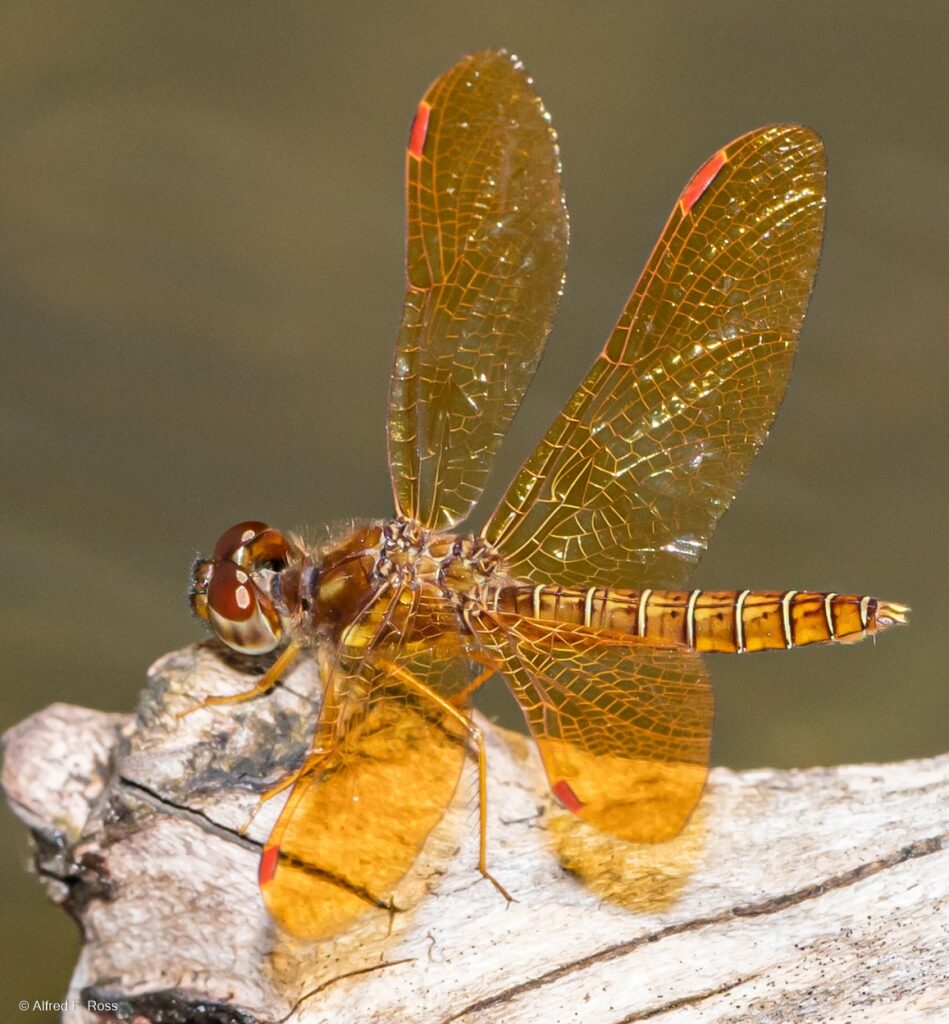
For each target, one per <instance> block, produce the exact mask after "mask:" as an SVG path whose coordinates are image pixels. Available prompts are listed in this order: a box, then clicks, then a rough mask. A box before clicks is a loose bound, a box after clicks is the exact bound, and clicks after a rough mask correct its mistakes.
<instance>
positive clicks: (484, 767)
mask: <svg viewBox="0 0 949 1024" xmlns="http://www.w3.org/2000/svg"><path fill="white" fill-rule="evenodd" d="M376 664H377V665H378V666H379V667H380V668H382V669H384V670H385V671H386V672H388V673H390V674H391V675H392V676H393V677H395V678H396V679H398V680H399V682H400V683H402V684H403V685H404V686H405V687H406V688H407V689H410V690H414V691H415V692H416V693H418V694H421V695H422V696H423V697H427V698H428V699H429V700H431V701H432V702H433V703H434V704H437V705H438V707H440V708H441V709H442V711H444V712H445V713H446V714H447V715H449V716H451V717H452V718H454V719H455V721H456V722H458V723H459V724H460V725H461V726H462V728H463V729H464V730H465V732H467V734H468V736H469V738H470V739H471V741H472V742H473V743H474V744H475V747H476V748H477V751H478V839H479V842H478V870H479V871H480V872H481V874H482V876H483V877H484V878H486V879H487V880H488V881H489V882H490V883H491V884H492V885H493V886H494V888H495V889H497V891H498V892H499V893H500V894H501V895H502V896H503V897H504V898H505V899H506V900H507V901H508V903H513V902H515V900H514V897H513V896H512V895H511V894H510V893H509V892H508V891H507V889H505V888H504V886H503V885H501V883H500V882H499V881H498V880H497V879H496V878H495V877H494V875H492V874H491V872H490V871H488V859H487V848H488V758H487V753H486V751H485V745H484V735H483V733H482V732H481V730H480V729H479V728H478V726H476V725H475V724H474V722H472V721H471V719H470V718H469V717H468V716H467V715H466V714H465V713H464V712H463V711H461V710H460V709H459V708H457V707H455V705H454V703H453V702H452V701H450V700H446V699H445V698H444V697H442V696H441V695H440V694H438V693H436V692H435V691H434V690H432V689H431V688H430V687H428V686H426V685H425V683H423V682H422V681H421V679H418V678H416V676H414V675H413V674H412V673H411V672H409V671H408V670H407V669H404V668H402V666H401V665H396V664H395V663H394V662H391V661H386V660H384V659H378V660H377V661H376ZM495 671H496V670H495V669H494V667H493V666H492V668H491V669H490V671H487V670H486V671H485V672H482V673H481V674H480V675H479V676H478V677H477V678H476V679H475V680H474V682H473V683H472V684H471V685H470V686H469V687H466V690H473V689H476V688H477V687H476V685H475V684H477V686H480V685H481V683H482V682H484V680H485V679H487V678H488V677H489V676H491V675H494V673H495Z"/></svg>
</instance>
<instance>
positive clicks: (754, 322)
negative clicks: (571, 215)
mask: <svg viewBox="0 0 949 1024" xmlns="http://www.w3.org/2000/svg"><path fill="white" fill-rule="evenodd" d="M823 221H824V156H823V148H822V146H821V142H820V139H819V138H818V137H817V136H816V135H815V134H814V133H813V132H811V131H809V130H808V129H807V128H803V127H801V126H800V125H778V126H774V127H770V128H763V129H761V130H759V131H755V132H751V133H750V134H748V135H744V136H742V137H741V138H739V139H736V140H735V141H734V142H732V143H730V144H729V145H728V146H726V147H725V148H724V149H721V150H719V151H718V153H716V154H715V155H714V156H713V157H712V158H711V160H709V161H708V162H707V163H706V164H705V165H704V166H703V167H702V168H701V169H700V170H699V171H698V172H697V173H696V175H695V176H694V177H693V178H692V180H691V181H690V183H689V184H688V186H687V187H686V189H685V191H684V192H683V193H682V196H681V197H680V199H679V201H678V202H677V203H676V206H675V208H674V209H673V211H672V215H671V216H670V218H669V221H668V223H667V224H666V227H665V229H664V231H663V233H662V235H661V237H660V239H659V243H658V244H657V246H656V248H655V250H654V251H653V253H652V255H651V257H650V259H649V262H648V263H647V265H646V269H645V271H644V272H643V275H642V277H641V278H640V279H639V282H638V284H637V285H636V288H635V290H634V291H633V294H632V296H631V297H630V299H629V302H628V303H627V305H626V308H625V310H624V311H623V314H622V316H621V317H620V319H619V322H618V323H617V325H616V328H615V329H614V331H613V333H612V335H611V336H610V338H609V340H608V341H607V344H606V348H605V349H604V351H603V353H602V355H601V356H600V358H599V359H598V360H597V361H596V363H595V364H594V366H593V368H592V370H591V371H590V373H589V374H588V375H587V377H586V378H585V380H584V381H583V382H582V383H581V385H580V387H579V389H578V390H577V392H576V394H575V395H574V396H573V398H572V399H571V400H570V401H569V402H568V404H567V406H566V408H565V409H564V411H563V412H562V413H561V414H560V416H559V417H558V418H557V419H556V420H555V421H554V423H553V425H552V426H551V428H550V430H549V431H548V432H547V435H546V437H545V438H544V440H543V441H542V442H541V444H540V445H539V447H538V448H537V450H536V451H535V452H534V454H533V455H532V456H531V457H530V458H529V459H528V460H527V462H526V463H525V464H524V466H523V467H522V469H521V470H520V472H519V474H518V475H517V477H516V478H515V479H514V482H513V483H512V485H511V487H510V489H509V490H508V492H507V495H506V496H505V498H504V499H503V500H502V502H501V504H500V506H499V507H498V509H497V510H496V511H495V513H494V515H493V517H492V519H491V521H490V522H489V523H488V524H487V526H486V527H485V529H484V531H483V532H484V535H485V536H486V538H487V539H488V540H489V541H490V542H492V543H493V544H496V545H497V546H498V547H500V549H501V550H502V552H503V553H504V554H505V556H506V558H507V560H508V563H509V565H510V566H511V569H512V571H513V572H514V574H515V575H517V576H520V577H522V578H527V579H532V580H536V581H537V582H548V583H563V584H581V585H582V584H585V583H599V584H602V585H625V586H634V587H635V586H646V585H649V586H670V587H672V586H678V585H681V583H682V582H683V581H684V580H685V578H686V577H687V576H688V575H689V572H690V571H691V569H692V568H693V567H694V565H695V563H696V562H697V561H698V559H699V558H700V557H701V555H702V553H703V552H704V550H705V547H706V544H707V542H708V539H709V537H710V535H711V533H712V531H713V529H714V527H715V524H716V522H717V521H718V519H719V517H720V516H721V515H722V513H723V512H724V511H725V509H726V508H727V507H728V505H729V503H730V502H731V500H732V498H733V496H734V494H735V490H736V488H737V487H738V484H739V482H740V481H741V479H742V477H743V476H744V474H745V472H746V470H747V468H748V465H749V463H750V462H751V459H752V457H753V456H754V454H755V453H756V452H757V450H758V448H759V447H760V446H761V444H762V442H763V441H764V439H765V437H766V436H767V432H768V429H769V427H770V425H771V421H772V419H773V418H774V414H775V411H776V409H777V407H778V405H779V403H780V401H781V398H782V396H783V394H784V389H785V385H786V383H787V379H788V374H789V371H790V368H791V360H792V358H793V356H794V350H795V346H796V343H797V334H798V330H799V328H800V326H801V322H802V320H803V318H804V312H805V308H806V306H807V300H808V296H809V294H810V291H811V285H812V283H813V280H814V273H815V270H816V268H817V262H818V258H819V255H820V244H821V234H822V230H823Z"/></svg>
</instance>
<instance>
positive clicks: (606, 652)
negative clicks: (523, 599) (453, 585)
mask: <svg viewBox="0 0 949 1024" xmlns="http://www.w3.org/2000/svg"><path fill="white" fill-rule="evenodd" d="M472 625H473V628H474V629H475V630H476V632H477V633H478V636H479V639H480V640H481V641H482V643H483V644H484V645H485V648H486V652H487V654H488V656H489V657H490V658H492V660H495V661H496V662H497V664H498V665H499V668H500V671H501V672H502V673H503V675H504V678H505V680H506V682H507V684H508V686H510V688H511V690H512V691H513V692H514V695H515V697H516V698H517V700H518V702H519V703H520V705H521V708H522V709H523V711H524V714H525V716H526V718H527V723H528V725H529V726H530V730H531V732H532V733H533V735H534V739H535V740H536V741H537V746H538V748H539V750H540V755H541V757H542V758H543V761H544V767H545V768H546V770H547V777H548V779H549V780H550V786H551V790H552V791H553V793H554V795H555V796H556V797H557V798H558V799H559V800H560V802H561V803H562V804H563V805H564V806H565V807H567V808H568V810H571V811H574V812H575V813H576V814H578V815H579V816H580V817H581V818H582V819H583V820H584V821H587V822H589V823H590V824H591V825H595V826H596V827H597V828H600V829H603V830H604V831H606V832H610V833H612V834H613V835H617V836H621V837H622V838H624V839H630V840H634V841H637V842H659V841H661V840H664V839H669V838H671V837H672V836H674V835H676V833H678V832H679V831H680V829H681V828H682V826H683V825H684V824H685V822H686V820H687V819H688V817H689V815H690V814H691V813H692V810H693V809H694V807H695V805H696V803H698V800H699V797H700V796H701V795H702V789H703V787H704V786H705V778H706V775H707V772H708V754H709V743H710V741H711V733H712V718H713V713H714V702H713V698H712V691H711V687H710V685H709V682H708V677H707V675H706V672H705V667H704V665H703V663H702V660H701V658H700V657H699V656H698V655H697V654H696V653H695V652H694V651H691V650H688V649H685V648H668V647H665V648H664V647H656V646H653V645H652V644H649V643H646V642H644V641H641V640H639V641H637V640H634V639H632V638H630V637H626V636H622V635H621V634H616V633H611V632H607V631H604V630H597V629H587V628H584V627H583V626H563V625H558V624H556V623H549V622H539V621H535V620H528V619H519V618H517V617H516V616H503V615H502V616H498V617H496V618H495V617H492V616H490V615H486V614H484V613H482V615H481V616H479V617H478V619H476V620H473V622H472Z"/></svg>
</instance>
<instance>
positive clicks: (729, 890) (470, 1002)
mask: <svg viewBox="0 0 949 1024" xmlns="http://www.w3.org/2000/svg"><path fill="white" fill-rule="evenodd" d="M251 672H252V669H251V667H250V665H249V664H243V663H241V662H240V661H239V660H234V659H230V660H228V659H227V658H226V657H225V656H224V655H222V654H221V652H220V651H219V650H218V649H217V648H215V647H213V646H211V645H201V646H197V647H191V648H187V649H185V650H182V651H179V652H175V653H173V654H170V655H168V656H166V657H165V658H163V659H161V660H160V661H159V662H157V663H156V665H154V666H153V668H152V670H151V672H150V679H149V685H148V688H147V689H146V690H145V692H144V694H143V698H142V702H141V705H140V707H139V709H138V712H137V714H136V715H135V716H124V715H108V714H103V713H100V712H95V711H89V710H86V709H83V708H77V707H71V706H68V705H63V704H57V705H53V706H52V707H50V708H47V709H46V710H45V711H42V712H40V713H38V714H36V715H34V716H32V717H31V718H29V719H27V720H26V721H25V722H23V723H22V724H20V725H18V726H16V727H15V728H14V729H12V730H10V732H9V733H7V735H6V737H5V740H4V744H5V748H6V756H5V764H4V774H3V786H4V790H5V793H6V797H7V799H8V801H9V802H10V804H11V805H12V807H13V809H14V810H15V811H16V813H17V814H18V815H19V816H20V818H21V819H22V820H23V821H24V822H26V824H27V825H28V826H29V827H30V828H31V830H32V831H33V834H34V836H35V838H36V867H37V870H38V873H39V875H40V877H41V878H42V879H43V881H44V883H45V884H46V886H47V888H48V890H49V893H50V895H51V896H52V898H53V899H54V900H56V901H57V902H60V903H62V904H63V905H64V906H65V907H66V909H67V910H69V912H70V913H72V914H73V915H74V916H75V917H76V918H77V920H78V921H79V923H80V926H81V928H82V930H83V935H84V937H85V944H84V948H83V951H82V954H81V956H80V959H79V963H78V964H77V966H76V970H75V974H74V977H73V981H72V986H71V991H70V993H69V996H70V998H71V999H75V1000H77V1001H78V1002H79V1003H81V1004H83V1005H86V1004H89V1005H95V1004H98V1007H99V1012H98V1014H96V1013H93V1012H90V1011H89V1010H85V1009H78V1010H75V1011H73V1012H72V1013H71V1014H67V1018H66V1019H67V1020H68V1021H70V1022H79V1021H92V1020H97V1019H122V1020H131V1019H133V1018H137V1019H140V1020H162V1021H166V1022H167V1021H176V1020H180V1021H199V1022H210V1021H215V1022H217V1021H242V1022H244V1021H246V1022H253V1021H281V1022H282V1021H287V1022H290V1024H316V1022H332V1024H348V1022H354V1024H355V1022H358V1024H370V1022H399V1024H406V1022H423V1024H432V1022H439V1024H449V1022H464V1024H474V1022H478V1024H486V1022H495V1021H498V1022H500V1021H504V1022H505V1024H512V1022H535V1021H545V1022H556V1021H564V1022H566V1021H571V1022H575V1021H588V1022H595V1024H614V1022H615V1024H619V1022H632V1021H641V1020H650V1021H658V1022H664V1024H665V1022H676V1024H684V1022H688V1024H698V1022H713V1021H716V1022H719V1021H720V1022H725V1021H795V1022H810V1021H814V1022H821V1024H824V1022H829V1021H845V1020H846V1021H858V1020H859V1021H880V1022H883V1021H886V1022H892V1021H904V1020H905V1021H913V1022H918V1021H926V1020H932V1021H937V1020H942V1021H945V1020H947V1019H949V1018H947V1016H944V1015H945V1014H947V1013H949V1010H947V1007H949V924H947V918H949V905H947V893H949V853H947V852H946V849H945V845H946V844H945V839H946V834H947V807H949V755H947V756H944V757H941V758H936V759H933V760H930V761H913V762H906V763H903V764H891V765H849V766H844V767H839V768H831V769H811V770H808V771H771V770H767V769H764V770H759V771H751V772H740V773H736V772H731V771H727V770H725V769H716V770H714V771H713V772H712V775H711V779H710V783H709V786H708V790H707V793H706V796H705V798H704V799H703V802H702V805H701V806H700V808H699V811H698V813H697V814H696V815H695V816H694V818H693V820H692V821H691V822H690V824H689V825H688V827H687V828H686V830H685V831H684V832H683V834H682V835H680V836H679V837H678V838H676V839H675V840H673V841H672V842H669V843H665V844H661V845H659V846H653V847H633V846H630V845H627V844H624V843H621V842H618V841H616V840H612V839H610V838H609V837H606V836H603V835H601V834H597V833H595V832H593V831H592V830H590V829H589V828H587V827H586V826H583V825H582V824H581V823H580V822H578V821H577V820H576V819H574V818H572V817H571V816H569V815H567V814H566V813H565V812H562V811H560V810H558V809H557V808H556V806H555V805H554V804H552V802H551V801H550V799H549V797H548V795H547V790H546V785H545V782H544V779H543V774H542V770H541V767H540V763H539V761H538V760H537V758H536V756H535V755H534V753H533V751H532V749H531V747H530V745H529V743H528V741H527V740H526V739H525V738H524V737H522V736H518V735H515V734H512V733H508V732H503V731H501V730H499V729H496V728H494V727H492V726H490V725H485V732H486V734H487V739H488V761H489V794H490V826H489V829H490V831H489V854H490V865H491V868H492V870H493V872H494V873H495V874H496V875H497V877H498V878H499V879H500V880H501V881H502V882H503V883H504V885H505V886H507V887H508V889H509V890H510V891H511V892H512V894H513V895H514V896H515V897H516V900H517V902H516V903H513V904H511V905H510V906H506V905H505V903H504V901H503V899H501V898H500V897H499V895H498V893H497V892H496V891H495V890H494V888H493V887H492V886H491V885H490V884H487V883H485V882H484V881H483V880H482V879H481V878H480V876H479V874H478V872H477V870H476V869H475V864H476V862H477V827H476V816H475V809H474V806H473V804H472V802H471V800H470V788H469V787H466V786H462V789H461V791H460V793H459V795H458V797H457V798H456V800H455V802H454V804H453V806H452V808H451V810H450V811H449V813H448V814H447V815H446V818H445V820H444V822H443V823H442V825H441V826H439V828H438V829H437V830H436V832H435V833H434V834H433V835H432V837H431V838H430V841H429V843H428V844H427V846H426V848H425V850H424V852H423V854H422V856H421V857H420V859H419V862H418V864H417V867H416V869H415V870H414V871H413V873H412V875H411V877H410V878H408V879H407V880H406V881H405V883H404V885H403V887H400V892H402V897H401V899H399V900H397V903H398V905H400V906H409V907H411V909H410V910H407V911H405V912H402V913H398V914H396V915H395V916H394V917H393V918H392V919H391V920H390V919H389V916H388V915H387V914H385V913H382V912H379V913H374V912H370V913H369V914H367V916H366V917H364V918H363V919H361V920H360V922H359V923H358V924H357V925H356V926H355V927H353V928H352V929H350V930H348V931H347V932H345V933H344V934H342V935H340V936H339V937H338V938H337V939H335V940H333V941H331V942H323V943H320V944H312V943H304V942H301V941H298V940H292V939H289V938H287V937H286V936H285V935H283V934H281V933H280V932H278V931H277V930H276V929H275V928H274V926H273V925H272V924H271V922H270V921H269V920H268V918H267V916H266V914H265V913H264V910H263V907H262V905H261V902H260V899H259V895H258V892H257V885H256V874H257V859H258V855H259V852H260V844H261V842H262V841H263V839H264V838H265V837H266V835H267V832H268V830H269V828H270V825H271V824H272V822H273V820H274V818H275V817H276V814H277V812H278V811H279V805H280V804H281V803H282V797H278V798H276V799H274V800H272V801H270V802H269V803H268V804H266V805H265V806H264V808H263V810H262V811H261V813H260V814H259V815H258V817H257V818H256V819H255V821H254V823H253V825H252V827H251V829H250V831H249V832H248V834H247V836H246V837H245V836H242V835H240V833H239V826H240V825H241V823H242V822H243V821H244V820H245V819H246V818H247V816H248V814H249V813H250V812H251V811H252V810H253V808H254V806H255V805H256V802H257V794H258V793H259V792H260V791H261V790H262V789H264V788H266V787H267V786H268V785H270V784H272V783H273V782H274V781H276V780H277V779H279V778H280V777H281V776H282V775H283V774H285V773H286V772H287V771H289V769H291V768H292V767H293V766H294V764H296V763H298V761H299V760H300V758H301V757H302V755H303V752H304V751H305V748H306V744H307V740H308V732H309V729H310V728H311V727H312V721H313V698H314V696H315V680H314V677H313V671H312V667H311V666H309V665H307V664H306V663H304V664H301V665H299V666H297V668H296V669H295V670H294V671H293V672H292V673H291V674H290V676H289V677H288V678H287V680H286V682H285V684H284V685H282V686H281V687H279V688H278V690H277V691H276V692H275V693H274V694H273V695H272V696H270V697H268V698H263V699H260V700H257V701H254V702H251V703H248V704H241V705H236V706H230V707H219V708H215V709H213V710H206V711H201V712H199V713H197V714H194V715H190V716H188V717H186V718H184V719H177V718H175V712H176V711H179V710H182V709H183V708H185V707H187V706H189V705H190V704H192V703H194V702H195V701H196V700H199V699H200V698H201V697H202V696H205V695H207V694H210V693H229V692H237V691H239V690H244V689H247V688H248V687H249V685H250V684H251V682H252V676H251V674H250V673H251ZM469 767H470V766H469ZM469 774H471V771H469ZM108 1004H116V1006H115V1009H114V1010H110V1009H109V1008H108Z"/></svg>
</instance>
